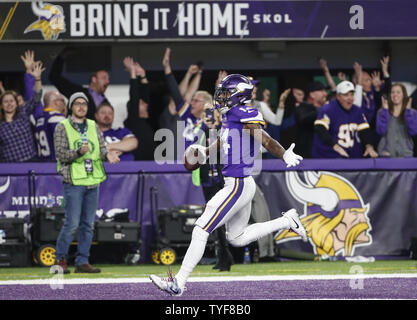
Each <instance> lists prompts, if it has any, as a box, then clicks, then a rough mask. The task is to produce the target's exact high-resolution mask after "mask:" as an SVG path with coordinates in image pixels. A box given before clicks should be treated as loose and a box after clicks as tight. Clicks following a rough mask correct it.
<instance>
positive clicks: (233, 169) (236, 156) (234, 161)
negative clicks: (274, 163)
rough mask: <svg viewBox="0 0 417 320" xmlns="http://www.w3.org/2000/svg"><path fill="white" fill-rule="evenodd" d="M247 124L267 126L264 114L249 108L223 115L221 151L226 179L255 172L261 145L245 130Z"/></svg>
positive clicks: (235, 109) (245, 107)
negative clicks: (255, 163) (255, 162)
mask: <svg viewBox="0 0 417 320" xmlns="http://www.w3.org/2000/svg"><path fill="white" fill-rule="evenodd" d="M246 123H259V124H261V125H262V126H263V125H265V122H264V120H263V118H262V114H261V113H260V112H259V111H258V110H257V109H255V108H252V107H249V106H236V107H234V108H232V109H230V110H229V111H228V112H227V113H226V114H225V115H223V119H222V130H221V134H220V141H221V148H220V150H221V155H222V163H223V164H224V166H223V171H222V172H223V175H224V176H226V177H235V178H240V177H247V176H250V175H251V173H252V171H253V170H254V161H255V159H256V158H257V156H258V154H259V152H260V149H261V144H260V143H259V142H258V141H257V140H256V139H255V138H254V137H252V136H251V135H250V133H249V130H244V129H243V127H244V125H245V124H246Z"/></svg>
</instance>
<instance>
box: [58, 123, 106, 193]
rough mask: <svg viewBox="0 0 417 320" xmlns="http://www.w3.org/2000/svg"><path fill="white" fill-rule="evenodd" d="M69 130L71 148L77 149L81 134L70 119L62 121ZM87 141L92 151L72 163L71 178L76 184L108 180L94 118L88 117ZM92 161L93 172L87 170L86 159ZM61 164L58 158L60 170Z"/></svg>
mask: <svg viewBox="0 0 417 320" xmlns="http://www.w3.org/2000/svg"><path fill="white" fill-rule="evenodd" d="M61 123H62V124H63V125H64V127H65V131H66V132H67V136H68V142H69V146H70V149H71V150H77V149H79V148H80V147H81V145H82V142H81V135H80V132H79V131H77V130H76V129H75V128H74V127H73V126H72V125H71V123H70V121H69V119H65V120H64V121H62V122H61ZM87 141H88V146H89V148H90V151H88V152H87V153H86V154H84V155H83V156H80V157H79V158H77V159H75V160H74V161H73V162H72V163H71V165H70V172H71V180H72V184H73V185H75V186H92V185H95V184H100V183H101V182H103V181H104V180H106V172H105V171H104V166H103V163H102V161H101V159H100V143H99V141H98V137H97V130H96V125H95V122H94V121H93V120H90V119H87ZM86 159H90V160H91V161H92V166H93V172H91V173H90V172H87V171H86V170H85V165H84V160H86ZM60 167H61V164H60V162H59V160H58V164H57V169H58V172H59V170H60Z"/></svg>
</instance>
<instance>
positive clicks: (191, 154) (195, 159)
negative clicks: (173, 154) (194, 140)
mask: <svg viewBox="0 0 417 320" xmlns="http://www.w3.org/2000/svg"><path fill="white" fill-rule="evenodd" d="M206 149H207V148H206V147H203V146H202V145H199V144H192V145H191V146H189V147H188V148H187V149H185V152H184V156H185V157H186V158H187V162H188V163H190V164H196V163H199V164H204V163H205V162H206V160H207V156H206ZM196 150H198V155H197V156H195V151H196Z"/></svg>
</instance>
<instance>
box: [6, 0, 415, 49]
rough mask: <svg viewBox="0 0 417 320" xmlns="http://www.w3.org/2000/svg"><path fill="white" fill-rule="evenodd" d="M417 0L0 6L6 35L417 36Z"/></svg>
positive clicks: (15, 38) (162, 37) (121, 37)
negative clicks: (416, 13) (416, 15)
mask: <svg viewBox="0 0 417 320" xmlns="http://www.w3.org/2000/svg"><path fill="white" fill-rule="evenodd" d="M416 11H417V2H416V1H415V0H361V1H351V0H346V1H344V0H341V1H337V0H327V1H326V0H317V1H141V2H133V1H132V2H125V1H104V2H89V1H88V2H87V1H85V2H69V1H32V2H23V1H16V2H2V3H0V26H1V29H0V40H2V41H37V40H46V41H52V40H66V41H82V40H101V41H119V40H129V41H132V40H138V41H139V40H140V41H143V40H150V41H155V40H160V41H161V40H169V41H175V40H276V39H283V40H300V39H371V38H385V39H390V38H393V39H397V38H416V37H417V20H416V19H415V12H416Z"/></svg>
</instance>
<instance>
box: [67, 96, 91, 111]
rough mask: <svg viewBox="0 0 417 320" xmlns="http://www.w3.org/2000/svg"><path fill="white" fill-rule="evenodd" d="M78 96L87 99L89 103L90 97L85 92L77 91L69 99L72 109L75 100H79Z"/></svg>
mask: <svg viewBox="0 0 417 320" xmlns="http://www.w3.org/2000/svg"><path fill="white" fill-rule="evenodd" d="M78 98H83V99H84V100H85V101H87V103H88V98H87V96H86V95H85V93H84V92H75V93H73V94H72V95H71V97H70V98H69V99H68V109H69V110H71V108H72V104H73V103H74V101H75V100H77V99H78Z"/></svg>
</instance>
